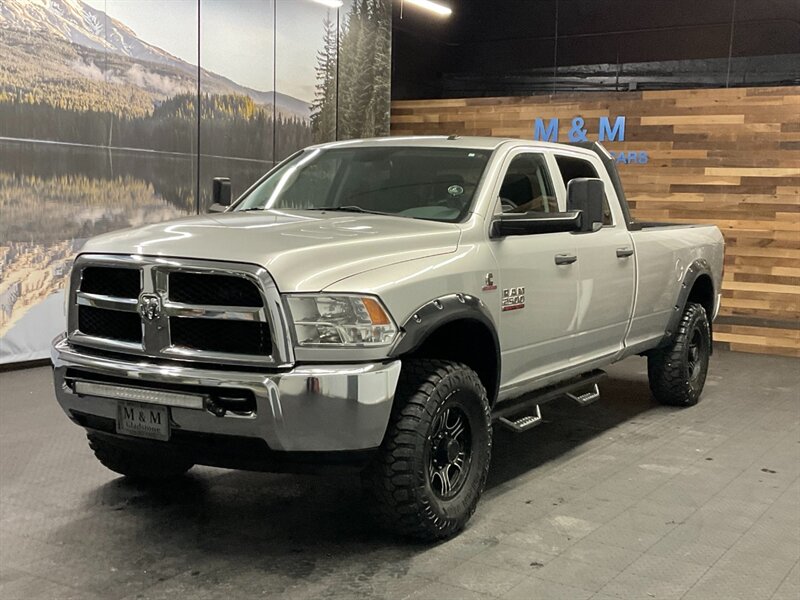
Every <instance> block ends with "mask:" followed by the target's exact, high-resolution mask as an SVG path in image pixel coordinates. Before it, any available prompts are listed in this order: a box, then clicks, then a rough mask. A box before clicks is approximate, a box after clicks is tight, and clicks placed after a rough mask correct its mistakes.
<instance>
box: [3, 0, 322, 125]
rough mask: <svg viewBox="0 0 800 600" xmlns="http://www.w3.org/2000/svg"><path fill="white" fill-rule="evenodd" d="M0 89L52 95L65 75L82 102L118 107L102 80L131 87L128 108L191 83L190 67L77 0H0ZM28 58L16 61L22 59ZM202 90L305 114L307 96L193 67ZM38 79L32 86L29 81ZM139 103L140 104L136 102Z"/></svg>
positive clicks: (185, 89)
mask: <svg viewBox="0 0 800 600" xmlns="http://www.w3.org/2000/svg"><path fill="white" fill-rule="evenodd" d="M0 56H3V57H4V58H5V57H6V56H7V57H8V58H9V59H10V60H5V61H3V64H0V90H3V89H5V90H6V91H7V89H8V88H9V87H11V86H13V87H14V88H16V89H17V90H19V91H20V92H21V93H22V94H29V95H31V96H33V98H34V99H35V101H43V102H47V101H48V100H49V99H51V98H53V97H54V96H55V97H58V94H52V93H51V92H52V91H53V90H52V89H51V88H50V87H49V85H48V84H50V85H52V84H53V83H54V82H58V83H61V84H63V83H64V82H69V83H71V84H72V85H73V86H75V87H76V89H77V90H78V94H79V95H81V96H83V97H82V98H81V101H82V102H83V104H84V105H85V106H87V107H91V108H98V107H103V106H105V105H106V104H109V103H111V104H113V105H114V106H119V105H120V104H119V101H120V98H119V97H117V96H118V94H114V93H113V92H111V93H110V95H111V97H110V98H101V97H100V96H102V94H103V93H105V94H109V90H108V89H107V88H108V87H109V86H111V87H113V86H123V87H127V88H133V89H128V90H126V92H125V93H127V94H129V95H130V96H131V101H130V104H131V105H132V106H131V107H130V108H132V109H133V110H134V112H135V113H138V112H140V111H141V110H143V109H144V106H146V104H147V102H146V101H145V98H144V97H141V98H140V97H138V96H140V95H141V94H142V93H143V94H144V95H145V96H146V97H148V98H150V99H151V100H163V99H165V98H168V97H171V96H174V95H176V94H181V93H192V92H193V91H196V90H197V76H198V70H197V66H196V65H193V64H190V63H188V62H186V61H184V60H182V59H180V58H178V57H176V56H173V55H172V54H170V53H168V52H166V51H164V50H162V49H161V48H159V47H157V46H154V45H153V44H150V43H148V42H146V41H144V40H141V39H140V38H139V37H137V35H136V33H134V32H133V31H132V30H131V29H129V28H128V27H126V26H125V25H124V24H123V23H121V22H120V21H118V20H117V19H114V18H113V17H110V16H108V15H107V14H106V13H104V12H103V11H101V10H98V9H96V8H93V7H92V6H90V5H88V4H86V3H85V2H82V1H81V0H0ZM31 59H34V60H35V64H32V65H29V68H25V67H24V63H26V62H30V61H31ZM200 78H201V80H202V85H203V92H204V93H207V94H210V95H213V94H220V95H240V96H247V97H249V98H251V99H252V100H253V101H254V102H255V103H256V104H258V105H260V106H264V107H269V108H271V107H272V104H273V102H275V103H276V104H277V111H278V113H279V114H280V115H282V116H283V117H286V118H300V119H304V120H305V119H308V118H309V116H310V110H311V108H310V102H308V101H304V100H301V99H298V98H294V97H292V96H289V95H286V94H281V93H273V91H262V90H254V89H252V88H248V87H246V86H243V85H239V84H237V83H236V82H234V81H232V80H231V79H228V78H227V77H224V76H222V75H219V74H217V73H213V72H211V71H208V70H206V69H201V71H200ZM37 84H38V85H37ZM143 102H144V103H143Z"/></svg>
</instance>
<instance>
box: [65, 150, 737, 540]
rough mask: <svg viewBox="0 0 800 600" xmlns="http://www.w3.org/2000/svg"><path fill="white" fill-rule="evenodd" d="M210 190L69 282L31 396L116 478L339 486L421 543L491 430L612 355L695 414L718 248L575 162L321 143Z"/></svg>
mask: <svg viewBox="0 0 800 600" xmlns="http://www.w3.org/2000/svg"><path fill="white" fill-rule="evenodd" d="M226 189H229V188H228V187H227V186H226V182H225V181H224V180H222V179H220V180H217V181H215V198H216V200H217V204H216V205H215V207H214V208H215V212H211V213H210V214H207V215H203V216H197V217H191V218H185V219H181V220H177V221H172V222H168V223H162V224H157V225H149V226H144V227H138V228H135V229H128V230H125V231H118V232H115V233H111V234H107V235H104V236H100V237H97V238H95V239H93V240H90V241H89V242H88V243H87V244H86V246H85V247H84V248H83V250H82V251H81V253H80V255H79V256H78V257H77V258H76V261H75V263H74V267H73V271H72V274H71V278H70V284H69V290H68V299H67V300H68V315H67V327H66V331H65V334H64V335H63V336H61V337H59V338H58V339H57V340H56V341H55V342H54V346H53V352H52V359H53V364H54V366H55V371H54V373H55V390H56V395H57V398H58V401H59V403H60V404H61V406H62V408H63V409H64V411H65V412H66V413H67V415H68V416H69V417H70V418H71V419H72V420H73V421H74V422H75V423H77V424H79V425H81V426H82V427H84V428H86V430H87V432H88V438H89V444H90V446H91V447H92V449H93V450H94V452H95V454H96V455H97V458H98V459H99V460H100V461H101V462H102V463H103V464H104V465H105V466H107V467H108V468H109V469H111V470H113V471H116V472H117V473H121V474H123V475H127V476H130V477H136V478H141V479H157V478H168V477H177V476H179V475H181V474H182V473H184V472H185V471H187V470H188V469H190V468H191V467H192V466H193V465H195V464H201V465H213V466H219V467H227V468H241V469H253V470H285V469H288V470H295V469H306V468H309V467H314V468H316V469H321V470H323V471H326V470H333V469H336V468H343V467H345V468H357V469H360V470H361V471H362V476H363V481H364V484H365V489H366V491H367V493H368V495H369V498H370V500H369V504H370V506H372V507H373V508H374V509H375V513H376V515H377V517H378V518H379V519H380V520H381V522H383V523H384V524H386V525H388V526H389V527H391V528H392V529H394V530H395V531H397V532H400V533H402V534H404V535H410V536H415V537H419V538H424V539H438V538H444V537H447V536H451V535H453V534H454V533H456V532H457V531H459V530H460V529H461V528H463V527H464V525H465V524H466V522H467V521H468V519H469V518H470V516H471V515H472V513H473V512H474V511H475V508H476V505H477V502H478V498H479V496H480V494H481V491H482V489H483V486H484V482H485V479H486V474H487V470H488V468H489V458H490V452H491V445H492V427H493V425H495V424H496V425H499V426H504V427H507V428H509V429H511V430H513V431H517V432H522V431H526V430H528V429H530V428H531V427H534V426H535V425H537V424H539V423H540V421H541V406H542V405H543V404H544V403H545V402H547V401H548V400H550V399H553V398H556V397H564V396H567V397H569V398H572V399H573V400H575V401H576V402H578V403H580V404H587V403H589V402H592V401H594V400H596V399H597V398H598V397H599V390H598V386H597V382H598V381H599V380H600V379H601V377H602V376H603V374H604V373H603V371H602V369H603V368H604V367H606V366H607V365H610V364H612V363H614V362H616V361H619V360H621V359H623V358H625V357H627V356H631V355H635V354H638V355H644V356H646V357H647V361H648V375H649V381H650V388H651V390H652V393H653V395H654V396H655V398H656V399H657V400H658V401H660V402H662V403H665V404H670V405H677V406H689V405H692V404H695V403H696V402H697V401H698V399H699V397H700V394H701V391H702V389H703V384H704V381H705V378H706V372H707V369H708V365H709V356H710V354H711V350H712V347H711V322H712V320H713V318H714V316H715V315H716V313H717V308H718V304H719V297H720V285H721V278H722V264H723V241H722V236H721V235H720V232H719V230H718V229H717V228H716V227H714V226H691V225H670V224H660V223H641V222H637V221H635V220H633V219H632V218H631V216H630V213H629V211H628V205H627V203H626V201H625V196H624V193H623V190H622V186H621V184H620V180H619V177H618V174H617V171H616V168H615V166H614V161H613V159H612V158H611V157H610V156H609V154H608V153H607V152H606V151H605V150H604V149H603V148H602V147H600V146H598V145H596V144H595V145H585V146H583V147H578V146H570V145H558V144H547V143H538V142H529V141H523V140H510V139H495V138H468V137H465V138H459V137H456V136H451V137H419V138H385V139H374V140H362V141H348V142H340V143H331V144H325V145H321V146H315V147H311V148H308V149H306V150H303V151H302V152H299V153H297V154H295V155H294V156H292V157H290V158H289V159H287V160H286V161H284V162H283V163H282V164H279V165H278V166H276V167H275V168H274V169H273V170H272V171H270V172H269V173H268V174H267V175H265V176H264V177H263V178H262V179H261V180H260V181H258V182H257V183H256V184H255V185H253V186H252V187H251V188H250V189H249V190H248V191H247V192H246V193H245V194H244V195H243V196H242V197H241V198H239V199H238V200H237V201H236V202H235V203H233V205H230V206H220V204H221V205H229V204H230V200H229V197H230V195H229V193H228V194H226V193H225V191H226Z"/></svg>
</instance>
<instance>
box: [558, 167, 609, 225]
mask: <svg viewBox="0 0 800 600" xmlns="http://www.w3.org/2000/svg"><path fill="white" fill-rule="evenodd" d="M603 198H605V186H604V185H603V181H602V180H600V179H595V178H592V177H576V178H575V179H572V180H571V181H570V182H569V183H568V184H567V210H570V211H580V212H581V213H583V218H582V219H581V226H580V228H579V230H578V231H582V232H588V231H596V230H597V229H599V228H600V227H602V226H603ZM598 224H599V227H598Z"/></svg>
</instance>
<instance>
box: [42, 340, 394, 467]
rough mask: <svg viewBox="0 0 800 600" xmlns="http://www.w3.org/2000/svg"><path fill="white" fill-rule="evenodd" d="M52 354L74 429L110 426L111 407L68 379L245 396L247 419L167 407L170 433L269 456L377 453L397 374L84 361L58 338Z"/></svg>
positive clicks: (358, 367) (356, 367) (380, 368)
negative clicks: (234, 442) (247, 444)
mask: <svg viewBox="0 0 800 600" xmlns="http://www.w3.org/2000/svg"><path fill="white" fill-rule="evenodd" d="M51 354H52V361H53V367H54V378H55V392H56V398H57V399H58V403H59V404H60V405H61V408H63V409H64V411H65V412H66V413H67V415H68V416H69V417H70V418H71V419H73V421H76V422H78V423H79V424H83V425H84V426H87V423H92V422H106V423H108V422H113V420H114V419H116V414H117V400H113V399H110V398H104V397H100V396H92V395H85V394H77V393H75V392H74V390H73V389H72V387H71V386H70V385H69V382H70V380H71V378H72V377H73V376H74V373H80V374H81V377H84V378H85V377H89V378H91V376H92V375H93V374H94V375H97V376H98V377H99V378H106V379H108V378H114V379H115V380H120V381H124V383H125V384H126V385H129V386H133V387H136V388H142V389H150V390H165V389H166V390H174V389H176V387H177V386H181V388H182V389H186V390H188V391H191V390H193V389H198V390H206V391H207V390H212V391H213V390H214V389H220V390H232V389H233V390H243V391H249V392H252V394H253V396H254V397H255V410H254V411H252V413H250V414H247V415H241V414H233V413H227V414H226V415H225V416H221V417H220V416H216V415H215V414H213V413H212V412H210V411H209V410H206V409H197V408H181V407H175V406H171V407H170V409H169V410H170V422H171V428H172V431H173V434H174V433H176V432H178V433H180V434H189V433H191V434H194V433H196V434H199V435H201V436H205V437H206V438H208V439H210V438H209V436H214V437H219V438H225V437H228V438H229V439H242V438H246V439H253V440H261V441H263V442H264V443H265V444H266V445H267V446H268V448H269V450H270V451H275V452H287V453H288V452H299V453H307V452H320V453H325V452H338V451H358V450H367V449H372V448H377V447H378V446H380V444H381V441H382V440H383V435H384V433H385V432H386V426H387V424H388V422H389V415H390V413H391V408H392V401H393V399H394V393H395V388H396V386H397V379H398V377H399V375H400V361H399V360H394V361H390V362H386V363H365V364H350V365H327V364H326V365H318V366H311V365H309V366H298V367H295V368H294V369H292V370H289V371H282V372H274V373H268V374H265V373H258V372H253V371H243V370H236V371H230V370H214V369H205V368H198V367H195V366H176V365H174V364H169V365H165V364H157V363H153V362H148V361H147V360H141V359H138V358H136V359H124V360H122V359H117V358H109V357H105V356H99V355H94V354H88V353H85V352H81V351H78V350H77V349H76V348H74V347H73V346H71V345H70V344H69V342H68V341H66V340H65V339H63V338H59V339H56V340H55V342H54V344H53V348H52V353H51ZM88 426H89V427H91V425H88ZM179 437H180V436H179ZM133 439H135V438H133ZM150 443H160V444H170V442H150Z"/></svg>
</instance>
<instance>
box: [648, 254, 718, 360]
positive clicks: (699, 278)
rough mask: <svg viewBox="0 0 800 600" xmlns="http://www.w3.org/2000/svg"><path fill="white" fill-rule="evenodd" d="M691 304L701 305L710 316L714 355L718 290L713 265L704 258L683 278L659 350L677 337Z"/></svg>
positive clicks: (687, 270) (689, 269) (692, 266)
mask: <svg viewBox="0 0 800 600" xmlns="http://www.w3.org/2000/svg"><path fill="white" fill-rule="evenodd" d="M689 302H696V303H697V304H700V305H701V306H702V307H703V308H704V309H705V311H706V315H707V316H708V327H709V330H710V331H711V333H712V344H711V352H712V353H713V348H714V344H713V329H712V319H713V317H714V306H715V304H716V290H715V289H714V279H713V276H712V271H711V265H710V264H709V263H708V261H707V260H706V259H704V258H698V259H697V260H695V261H694V262H693V263H692V264H691V265H689V268H688V269H686V274H685V275H684V277H683V282H682V283H681V287H680V290H679V292H678V298H677V300H676V301H675V305H674V309H673V312H672V315H671V316H670V319H669V322H668V323H667V329H666V331H665V333H664V338H663V339H662V340H661V342H660V343H659V344H658V348H663V347H664V346H667V345H668V344H669V343H670V342H671V341H672V339H673V338H674V337H675V332H676V331H677V329H678V325H679V324H680V322H681V315H683V311H685V310H686V305H687V304H688V303H689Z"/></svg>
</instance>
